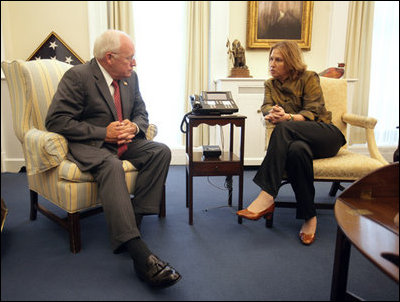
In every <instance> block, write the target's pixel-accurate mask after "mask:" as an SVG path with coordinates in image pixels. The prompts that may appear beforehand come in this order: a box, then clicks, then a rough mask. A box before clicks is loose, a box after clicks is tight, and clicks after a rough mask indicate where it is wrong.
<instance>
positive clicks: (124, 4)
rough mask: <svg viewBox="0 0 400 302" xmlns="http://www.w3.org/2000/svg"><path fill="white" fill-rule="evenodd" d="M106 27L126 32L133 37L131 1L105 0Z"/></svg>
mask: <svg viewBox="0 0 400 302" xmlns="http://www.w3.org/2000/svg"><path fill="white" fill-rule="evenodd" d="M107 19H108V28H109V29H117V30H121V31H123V32H125V33H127V34H128V35H129V36H130V37H131V38H132V39H134V27H133V13H132V2H131V1H107Z"/></svg>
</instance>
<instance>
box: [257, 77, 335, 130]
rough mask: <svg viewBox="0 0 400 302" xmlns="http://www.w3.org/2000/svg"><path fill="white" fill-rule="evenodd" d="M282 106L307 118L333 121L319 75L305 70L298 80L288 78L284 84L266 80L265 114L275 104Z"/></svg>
mask: <svg viewBox="0 0 400 302" xmlns="http://www.w3.org/2000/svg"><path fill="white" fill-rule="evenodd" d="M274 105H279V106H281V107H282V108H283V109H284V110H285V112H286V113H291V114H301V115H303V116H304V117H305V118H306V120H311V121H317V122H324V123H327V124H329V123H331V121H332V112H330V111H327V110H326V108H325V101H324V95H323V93H322V89H321V85H320V82H319V76H318V74H317V73H315V72H314V71H305V72H304V73H303V74H302V75H301V76H300V77H299V78H298V79H297V80H291V79H290V78H288V79H287V80H286V81H285V82H284V83H283V84H282V83H281V82H279V81H278V80H276V79H274V78H271V79H268V80H267V81H265V96H264V103H263V104H262V106H261V111H262V113H263V114H264V115H267V114H268V111H269V110H270V109H271V108H272V107H273V106H274Z"/></svg>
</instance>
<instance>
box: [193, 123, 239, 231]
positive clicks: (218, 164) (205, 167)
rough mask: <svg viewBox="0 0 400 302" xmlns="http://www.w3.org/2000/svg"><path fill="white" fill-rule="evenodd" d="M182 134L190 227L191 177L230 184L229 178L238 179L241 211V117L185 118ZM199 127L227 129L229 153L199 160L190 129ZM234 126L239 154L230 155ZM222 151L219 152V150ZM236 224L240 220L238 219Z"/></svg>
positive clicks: (230, 187) (200, 156) (199, 154)
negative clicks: (238, 132) (213, 178)
mask: <svg viewBox="0 0 400 302" xmlns="http://www.w3.org/2000/svg"><path fill="white" fill-rule="evenodd" d="M187 119H188V125H187V131H186V155H187V159H186V207H188V208H189V224H190V225H192V224H193V177H194V176H227V177H228V180H229V181H230V182H232V176H239V197H238V209H239V210H241V209H242V208H243V159H244V133H245V128H244V126H245V119H246V117H245V116H241V115H223V116H205V115H202V116H199V115H189V116H188V117H187ZM200 124H206V125H210V126H215V125H220V126H225V125H228V124H229V125H230V140H229V152H222V154H221V156H220V157H219V158H215V159H214V158H207V159H204V158H202V153H201V152H193V129H194V128H195V127H198V126H199V125H200ZM234 126H236V127H238V128H240V130H241V138H240V154H239V155H236V154H234V153H233V137H234V135H233V133H234ZM222 151H223V150H222ZM229 193H230V194H229V201H228V203H229V205H230V206H231V205H232V186H229ZM238 223H242V218H241V217H238Z"/></svg>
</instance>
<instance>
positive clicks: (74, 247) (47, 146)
mask: <svg viewBox="0 0 400 302" xmlns="http://www.w3.org/2000/svg"><path fill="white" fill-rule="evenodd" d="M1 66H2V68H3V71H4V74H5V76H6V80H7V84H8V87H9V91H10V100H11V110H12V117H13V127H14V131H15V134H16V136H17V138H18V140H19V141H20V142H21V145H22V149H23V152H24V158H25V164H26V171H27V177H28V184H29V190H30V198H31V200H30V202H31V209H30V219H31V220H35V219H36V216H37V211H38V210H39V212H41V213H43V214H44V215H45V216H47V217H48V218H50V219H52V220H53V221H55V222H57V223H58V224H60V225H61V226H63V227H64V228H65V229H66V230H67V231H68V233H69V240H70V249H71V251H72V252H73V253H78V252H79V251H80V249H81V239H80V222H79V220H80V218H83V217H86V216H89V215H91V214H94V213H98V212H101V210H102V207H101V203H100V201H99V200H98V198H97V184H96V183H95V181H94V179H93V177H92V175H91V174H90V173H88V172H85V173H83V172H82V171H80V170H79V168H78V167H77V165H76V164H74V163H73V162H71V161H69V160H67V159H66V154H67V152H68V143H67V140H66V139H65V138H64V137H63V136H61V135H59V134H56V133H53V132H48V131H47V130H46V128H45V124H44V123H45V118H46V114H47V110H48V107H49V105H50V103H51V101H52V98H53V95H54V93H55V92H56V90H57V86H58V83H59V81H60V80H61V78H62V76H63V74H64V72H66V71H67V70H68V69H69V68H70V67H72V65H69V64H66V63H63V62H60V61H57V60H47V59H46V60H36V61H29V62H26V61H22V60H15V61H12V62H2V63H1ZM156 134H157V127H156V126H155V125H153V124H150V127H149V128H148V130H147V133H146V137H147V139H151V140H152V139H153V138H154V137H155V135H156ZM123 168H124V171H125V180H126V185H127V187H128V190H129V192H130V193H131V194H133V193H134V189H135V182H136V177H137V174H138V170H137V169H136V168H135V167H134V166H133V165H132V164H131V163H130V162H129V161H126V160H124V161H123ZM38 194H39V195H41V196H43V197H44V198H45V199H47V200H48V201H50V202H51V203H53V204H54V205H56V206H57V207H59V208H61V209H63V210H64V211H65V212H66V213H67V215H66V217H65V218H61V217H59V216H57V215H56V214H54V213H53V212H54V211H53V212H51V211H49V210H48V209H46V208H45V207H44V206H43V205H41V204H39V203H38ZM159 216H160V217H164V216H165V190H164V194H163V198H162V202H161V205H160V215H159Z"/></svg>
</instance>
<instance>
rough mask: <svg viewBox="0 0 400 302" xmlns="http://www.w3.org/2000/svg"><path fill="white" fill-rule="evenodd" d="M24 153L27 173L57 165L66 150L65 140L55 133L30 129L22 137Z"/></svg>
mask: <svg viewBox="0 0 400 302" xmlns="http://www.w3.org/2000/svg"><path fill="white" fill-rule="evenodd" d="M23 149H24V153H25V163H26V171H27V174H28V175H31V174H37V173H41V172H44V171H46V170H48V169H51V168H53V167H57V166H58V165H59V164H60V162H62V161H63V160H64V158H65V156H66V154H67V152H68V143H67V140H66V139H65V138H64V137H63V136H62V135H59V134H57V133H53V132H48V131H42V130H38V129H36V128H32V129H30V130H29V131H28V132H27V133H26V135H25V138H24V148H23Z"/></svg>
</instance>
